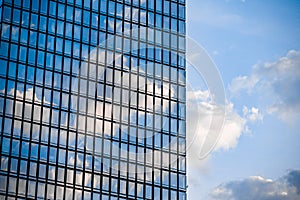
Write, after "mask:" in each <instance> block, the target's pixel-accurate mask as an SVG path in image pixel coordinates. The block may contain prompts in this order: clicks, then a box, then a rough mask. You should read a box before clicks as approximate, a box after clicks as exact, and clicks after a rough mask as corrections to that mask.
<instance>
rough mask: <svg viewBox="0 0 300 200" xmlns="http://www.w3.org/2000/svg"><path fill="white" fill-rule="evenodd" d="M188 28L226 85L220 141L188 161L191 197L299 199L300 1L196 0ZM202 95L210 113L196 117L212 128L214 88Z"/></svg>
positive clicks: (189, 7) (189, 3) (190, 3)
mask: <svg viewBox="0 0 300 200" xmlns="http://www.w3.org/2000/svg"><path fill="white" fill-rule="evenodd" d="M187 35H188V36H189V37H190V38H193V39H194V40H195V41H196V42H198V43H199V44H200V45H201V46H202V47H203V48H204V49H205V50H206V51H207V53H208V54H209V55H210V57H211V58H212V60H213V61H214V63H215V65H216V66H217V68H218V70H219V71H220V74H221V77H222V79H223V83H224V89H225V92H226V105H223V106H224V107H225V110H226V114H225V124H224V127H223V130H222V136H221V138H220V140H219V143H217V145H216V148H215V149H214V150H213V151H212V153H211V154H210V155H209V156H208V157H207V158H206V159H204V160H199V161H197V162H198V163H196V162H195V161H194V160H193V161H192V160H191V159H189V160H188V165H189V168H188V169H189V174H188V185H189V187H188V199H231V198H235V199H240V196H241V195H244V196H245V195H248V196H249V194H254V193H255V192H253V191H256V193H257V195H256V196H255V197H253V196H251V195H250V196H249V198H250V199H258V200H260V199H268V198H269V199H295V198H299V194H300V189H299V191H298V190H297V189H295V188H297V187H298V188H299V181H300V180H299V171H298V170H299V169H300V158H299V156H297V155H298V152H299V150H300V144H299V141H300V134H299V128H300V123H299V122H300V115H299V113H300V112H299V111H300V2H299V1H271V0H265V1H258V0H256V1H254V0H249V1H247V0H244V1H241V0H213V1H208V0H188V1H187ZM189 80H191V81H193V83H192V84H193V85H194V86H197V84H199V85H203V82H201V83H200V82H199V83H197V82H195V81H194V80H197V78H196V77H195V75H191V73H190V74H189V73H188V81H189ZM198 94H199V95H198V96H197V97H198V101H199V102H200V103H201V106H200V111H203V112H202V113H201V114H200V117H198V118H197V117H196V118H197V120H192V122H191V123H192V124H195V123H197V124H198V125H199V126H200V127H201V128H203V130H204V129H205V126H203V124H204V123H203V122H204V121H205V120H206V119H205V116H206V115H207V114H208V112H206V111H207V105H208V104H209V103H210V101H209V99H210V98H208V97H207V96H208V95H209V94H210V93H209V92H207V88H205V87H201V89H199V91H198ZM210 95H213V94H210ZM220 107H222V105H220ZM187 110H189V108H188V109H187ZM188 115H193V114H191V113H190V114H189V113H188ZM210 115H211V113H210ZM212 115H214V114H212ZM190 117H194V118H195V116H190ZM200 135H201V133H200ZM192 150H193V148H192ZM192 150H191V151H192ZM191 151H189V152H191ZM290 177H296V178H298V179H297V180H298V182H297V183H298V185H297V184H296V185H293V184H287V183H290V182H289V180H294V179H292V178H290ZM283 180H287V181H283ZM264 186H266V187H267V189H266V188H264ZM278 186H280V188H283V189H279V187H278ZM253 188H256V189H257V190H252V189H253ZM262 190H263V191H262ZM297 192H298V193H297ZM271 194H272V195H273V196H272V195H271ZM268 195H269V196H268ZM270 195H271V196H270ZM297 195H298V196H297Z"/></svg>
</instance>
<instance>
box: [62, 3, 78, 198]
mask: <svg viewBox="0 0 300 200" xmlns="http://www.w3.org/2000/svg"><path fill="white" fill-rule="evenodd" d="M66 5H68V4H66ZM71 6H72V5H71ZM65 9H67V6H66V7H65ZM74 10H75V9H73V12H74ZM63 22H64V35H63V36H62V37H63V39H65V35H66V26H67V23H66V22H67V20H66V11H65V19H64V20H63ZM62 49H63V52H64V49H65V42H63V47H62ZM62 57H64V55H62ZM70 64H71V66H70V81H69V90H68V93H67V94H68V100H69V106H68V109H67V112H68V115H67V127H66V129H67V130H66V131H67V138H66V157H65V169H68V168H70V170H72V171H73V185H72V189H73V197H74V185H75V184H74V180H75V179H74V174H75V175H76V173H74V172H76V171H75V166H73V168H71V167H69V166H68V158H69V151H70V150H69V149H70V148H69V134H70V113H71V108H70V107H71V105H70V102H71V94H72V92H71V88H72V71H73V62H71V63H70ZM62 72H63V69H62ZM75 148H76V147H75ZM71 152H72V151H71ZM67 173H68V170H66V173H65V180H66V176H67ZM66 182H67V181H66ZM65 184H66V183H65ZM66 191H67V190H66V188H64V193H65V194H64V195H65V197H67V196H66V193H67V192H66Z"/></svg>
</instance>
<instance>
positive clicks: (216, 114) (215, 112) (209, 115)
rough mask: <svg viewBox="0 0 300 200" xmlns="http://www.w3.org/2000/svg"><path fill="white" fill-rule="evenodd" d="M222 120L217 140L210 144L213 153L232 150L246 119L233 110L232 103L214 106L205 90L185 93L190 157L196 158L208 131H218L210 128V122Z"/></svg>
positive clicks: (243, 128)
mask: <svg viewBox="0 0 300 200" xmlns="http://www.w3.org/2000/svg"><path fill="white" fill-rule="evenodd" d="M222 118H223V119H224V123H223V128H222V129H220V133H219V134H220V136H219V140H217V141H212V142H213V143H215V144H213V143H212V144H211V145H212V146H213V145H215V148H214V151H217V150H228V149H230V148H234V147H235V146H236V145H237V143H238V139H239V138H240V136H241V134H242V133H243V131H244V130H245V128H246V122H247V119H246V118H244V117H242V116H240V115H239V114H238V113H237V112H236V111H235V110H234V105H233V103H227V104H226V105H217V104H214V103H213V102H212V101H211V95H210V93H209V91H207V90H205V91H201V90H198V91H195V92H194V91H193V92H187V140H188V141H187V144H188V145H190V146H188V148H189V149H188V152H189V154H190V156H191V157H195V156H196V157H198V156H197V154H199V153H200V151H201V147H202V146H201V145H202V144H203V143H204V140H205V138H206V135H207V134H208V133H209V131H211V130H212V131H218V130H217V127H214V126H211V125H212V120H220V121H221V119H222ZM192 162H193V161H192Z"/></svg>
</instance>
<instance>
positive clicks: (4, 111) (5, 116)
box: [0, 5, 17, 196]
mask: <svg viewBox="0 0 300 200" xmlns="http://www.w3.org/2000/svg"><path fill="white" fill-rule="evenodd" d="M1 6H2V5H1ZM2 13H3V12H2ZM1 17H2V16H1ZM1 29H2V26H1ZM11 30H12V26H10V32H11ZM0 42H1V40H0ZM9 43H11V36H10V37H9ZM10 46H11V45H8V56H7V60H8V63H7V74H6V81H5V82H6V84H5V94H4V102H3V103H4V109H3V118H4V119H5V118H7V115H6V101H7V93H8V91H7V89H6V88H7V83H8V79H7V77H8V68H9V61H10V59H9V57H10ZM16 76H17V72H16ZM15 79H16V78H15ZM14 82H15V86H16V80H15V81H14ZM15 94H16V91H15V92H14V97H13V99H14V100H15ZM13 116H14V108H13ZM13 116H12V117H13ZM12 121H13V120H12ZM4 122H5V120H3V121H2V130H4ZM12 123H13V122H12ZM12 129H13V126H12V127H11V136H10V147H11V146H12ZM3 136H4V134H1V136H0V137H1V142H2V141H3ZM1 147H2V145H1ZM1 147H0V149H2V148H1ZM11 151H12V148H10V151H9V156H7V157H8V158H9V160H10V158H11ZM1 152H2V151H1ZM2 156H3V155H2V153H1V157H2ZM10 163H11V162H8V166H7V168H8V172H7V174H6V177H7V182H6V190H5V192H4V193H5V195H6V196H7V195H8V186H9V177H10V176H9V175H10V171H9V169H10Z"/></svg>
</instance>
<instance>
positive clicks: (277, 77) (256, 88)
mask: <svg viewBox="0 0 300 200" xmlns="http://www.w3.org/2000/svg"><path fill="white" fill-rule="evenodd" d="M299 85H300V51H295V50H291V51H289V52H288V53H287V55H286V56H283V57H281V58H279V59H278V60H276V61H274V62H265V63H259V64H256V65H254V67H253V69H252V73H251V75H250V76H240V77H237V78H235V79H234V80H233V81H232V83H231V85H230V87H229V90H230V91H231V93H232V94H234V95H236V94H238V93H239V92H242V91H247V92H249V93H251V94H254V95H256V96H260V95H262V97H263V98H264V99H265V100H266V101H268V102H267V103H268V106H267V108H266V111H267V112H268V113H269V114H276V115H277V116H278V117H280V118H281V119H283V120H285V121H293V120H295V119H296V118H297V117H300V115H299V112H298V110H300V87H299Z"/></svg>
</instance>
